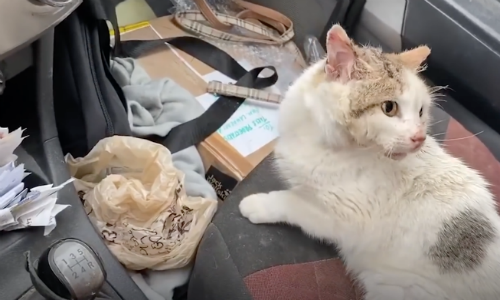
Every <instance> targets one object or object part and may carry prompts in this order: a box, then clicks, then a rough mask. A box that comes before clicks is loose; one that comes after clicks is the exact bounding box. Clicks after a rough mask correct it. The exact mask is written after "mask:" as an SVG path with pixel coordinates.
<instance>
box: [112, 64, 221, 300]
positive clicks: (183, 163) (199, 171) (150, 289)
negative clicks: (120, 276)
mask: <svg viewBox="0 0 500 300" xmlns="http://www.w3.org/2000/svg"><path fill="white" fill-rule="evenodd" d="M111 72H112V73H113V76H114V77H115V78H116V80H117V81H118V84H119V85H120V86H121V87H122V89H123V92H124V94H125V98H126V99H127V104H128V120H129V123H130V127H131V128H132V132H133V133H134V134H135V135H136V136H139V137H144V136H148V135H152V134H155V135H158V136H166V135H167V134H168V133H169V132H170V130H171V129H172V128H174V127H175V126H177V125H179V124H182V123H185V122H187V121H190V120H192V119H194V118H196V117H198V116H199V115H200V114H202V113H203V107H201V105H200V104H199V103H198V101H196V99H195V98H194V97H193V96H192V95H191V94H190V93H189V92H188V91H187V90H185V89H184V88H182V87H181V86H179V85H178V84H177V83H175V82H174V81H173V80H171V79H168V78H162V79H155V80H152V79H151V78H150V77H149V75H148V74H147V73H146V71H145V70H144V69H143V68H142V67H141V66H140V65H139V64H138V63H137V62H136V61H135V60H134V59H132V58H115V59H114V60H113V61H112V62H111ZM172 161H173V163H174V166H175V167H176V168H177V169H179V170H181V171H182V172H184V174H185V182H184V183H185V188H186V193H187V194H188V195H189V196H201V197H205V198H212V199H217V198H216V194H215V191H214V189H213V188H212V186H211V185H210V184H209V183H208V182H207V181H206V180H205V176H204V175H205V169H204V167H203V162H202V160H201V157H200V154H199V153H198V150H197V149H196V147H194V146H193V147H189V148H187V149H184V150H182V151H179V152H177V153H175V154H173V155H172ZM189 272H190V267H186V268H182V269H179V270H167V271H152V270H149V271H147V272H146V273H144V275H143V274H140V273H134V272H131V277H132V279H133V280H134V281H135V283H136V284H137V285H138V286H139V288H140V289H141V290H142V291H143V292H144V294H145V295H146V297H148V299H149V300H163V299H165V300H171V299H172V296H173V288H175V287H177V286H180V285H183V284H184V283H185V282H187V280H188V278H189Z"/></svg>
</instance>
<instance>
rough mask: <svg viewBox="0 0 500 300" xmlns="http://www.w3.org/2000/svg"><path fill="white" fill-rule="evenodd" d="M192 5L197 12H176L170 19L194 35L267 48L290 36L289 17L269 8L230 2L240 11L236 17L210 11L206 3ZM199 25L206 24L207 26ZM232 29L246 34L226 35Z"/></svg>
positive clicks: (238, 1) (236, 1) (199, 0)
mask: <svg viewBox="0 0 500 300" xmlns="http://www.w3.org/2000/svg"><path fill="white" fill-rule="evenodd" d="M194 2H195V3H196V5H197V6H198V9H199V10H194V11H193V10H191V11H183V12H177V13H176V14H175V15H174V20H175V22H176V23H177V24H178V25H179V26H180V27H182V28H183V29H185V30H187V31H191V32H193V33H196V34H198V35H201V36H205V37H209V38H212V39H219V40H223V41H232V42H254V43H262V44H271V45H280V44H284V43H286V42H288V41H290V40H291V39H292V38H293V37H294V34H295V33H294V31H293V22H292V21H291V20H290V18H288V17H287V16H285V15H283V14H282V13H280V12H277V11H275V10H272V9H270V8H267V7H264V6H261V5H257V4H254V3H250V2H247V1H243V0H233V2H234V3H235V4H237V5H239V6H240V7H242V8H244V10H243V11H242V12H240V13H238V14H237V15H236V16H230V15H226V14H221V13H218V12H214V11H213V10H212V8H210V6H209V5H208V3H207V2H206V0H194ZM202 22H208V23H209V24H210V25H205V24H204V23H202ZM235 26H236V27H240V28H243V29H245V30H246V34H236V33H232V32H229V31H230V30H231V29H234V27H235ZM276 32H277V33H278V34H276Z"/></svg>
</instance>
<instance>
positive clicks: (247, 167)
mask: <svg viewBox="0 0 500 300" xmlns="http://www.w3.org/2000/svg"><path fill="white" fill-rule="evenodd" d="M188 35H190V34H188V33H186V32H184V31H182V30H181V29H180V28H178V27H177V26H176V25H175V24H174V23H173V22H172V21H171V19H170V17H162V18H158V19H155V20H152V21H150V26H149V27H144V28H140V29H137V30H134V31H131V32H127V33H125V34H123V36H122V39H123V40H151V39H158V38H160V37H161V38H169V37H177V36H188ZM230 54H231V53H230ZM179 56H180V57H181V59H179ZM233 57H234V56H233ZM183 60H184V61H185V62H187V63H188V64H189V66H190V67H191V68H190V67H189V66H187V65H186V63H185V62H184V61H183ZM139 63H140V64H141V66H142V67H143V68H144V69H145V70H146V71H147V72H148V74H149V75H150V76H151V77H152V78H164V77H168V78H172V79H173V80H174V81H175V82H177V83H178V84H179V85H181V86H182V87H184V88H185V89H187V90H188V91H190V92H191V93H192V94H193V96H195V97H197V96H200V95H202V94H205V93H206V87H207V83H206V82H205V81H204V80H203V79H202V78H201V77H200V76H204V75H206V74H208V73H211V72H213V71H214V70H213V69H212V68H211V67H209V66H207V65H205V64H204V63H202V62H200V61H199V60H197V59H196V58H193V57H192V56H190V55H188V54H186V53H184V52H183V51H181V50H178V49H175V48H174V49H173V50H172V48H170V47H169V46H168V45H165V47H164V48H159V49H158V50H155V51H153V52H151V53H148V54H146V55H144V56H142V57H141V58H140V59H139ZM273 148H274V141H273V142H270V143H268V144H267V145H265V146H264V147H262V148H260V149H259V150H257V151H255V152H254V153H252V154H250V155H249V156H247V157H243V156H242V155H241V154H240V153H239V152H238V151H237V150H236V149H234V148H233V147H232V146H231V145H230V144H229V143H228V142H227V141H225V140H224V139H223V138H222V137H221V136H220V135H219V134H217V133H214V134H213V135H211V136H210V137H209V138H207V139H206V140H205V141H204V142H202V143H201V144H200V145H199V146H198V150H199V152H200V155H201V157H202V160H203V163H204V166H205V171H208V170H209V169H210V167H213V168H215V169H216V170H218V171H220V172H223V173H224V174H226V175H229V176H230V177H232V178H234V179H236V180H237V181H241V180H242V179H243V178H245V177H246V176H247V175H248V174H249V173H250V172H251V171H252V170H253V169H254V168H255V167H256V166H257V165H258V164H259V163H260V162H261V161H262V160H263V159H264V158H265V157H266V156H268V155H269V154H270V153H271V152H272V151H273Z"/></svg>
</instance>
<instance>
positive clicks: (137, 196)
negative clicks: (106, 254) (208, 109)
mask: <svg viewBox="0 0 500 300" xmlns="http://www.w3.org/2000/svg"><path fill="white" fill-rule="evenodd" d="M66 162H67V163H68V166H69V169H70V172H71V175H72V176H73V177H75V178H76V180H75V186H76V189H77V190H78V192H79V194H80V196H81V197H82V199H83V201H84V206H85V208H86V210H87V213H88V214H89V217H90V218H91V220H92V221H94V224H95V225H96V227H97V229H98V230H99V231H100V232H101V234H102V237H103V238H104V239H105V241H106V243H107V245H108V247H109V249H110V250H111V252H113V254H114V255H115V256H116V257H117V258H118V260H119V261H120V262H121V263H122V264H124V265H125V266H126V267H127V268H128V269H131V270H141V269H154V270H165V269H173V268H179V267H183V266H185V265H186V264H188V263H189V262H190V261H191V259H192V258H193V256H194V254H195V251H196V249H197V247H198V244H199V242H200V239H201V237H202V235H203V233H204V231H205V229H206V228H207V226H208V224H209V223H210V221H211V220H212V217H213V215H214V214H215V211H216V209H217V201H216V200H212V199H205V198H201V197H188V196H187V195H186V192H185V190H184V174H183V173H182V172H180V171H178V170H177V169H176V168H175V167H174V166H173V163H172V157H171V154H170V151H168V149H167V148H165V147H163V146H162V145H159V144H156V143H153V142H150V141H147V140H144V139H139V138H134V137H123V136H113V137H110V138H106V139H103V140H101V141H100V142H99V143H98V144H97V145H96V146H95V147H94V149H92V151H91V152H90V153H89V154H88V155H87V156H86V157H84V158H76V159H75V158H73V157H71V155H68V156H67V157H66Z"/></svg>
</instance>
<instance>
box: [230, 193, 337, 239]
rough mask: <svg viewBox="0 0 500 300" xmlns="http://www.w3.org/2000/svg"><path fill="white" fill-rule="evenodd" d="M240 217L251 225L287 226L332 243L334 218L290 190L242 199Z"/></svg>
mask: <svg viewBox="0 0 500 300" xmlns="http://www.w3.org/2000/svg"><path fill="white" fill-rule="evenodd" d="M239 208H240V212H241V214H242V215H243V216H244V217H245V218H247V219H249V220H250V222H252V223H254V224H262V223H289V224H291V225H295V226H298V227H300V228H302V230H303V231H304V232H305V233H307V234H310V235H312V236H315V237H317V238H320V239H327V240H330V241H333V240H334V239H335V238H334V237H333V236H332V234H333V233H334V230H333V229H334V228H335V226H334V219H333V218H332V216H330V215H328V214H327V213H326V212H325V211H324V210H323V209H321V208H319V207H318V206H317V205H316V204H315V203H314V202H313V201H307V200H305V199H303V198H302V197H301V196H300V195H299V194H297V193H295V192H294V191H292V190H285V191H275V192H270V193H260V194H254V195H250V196H247V197H245V198H244V199H243V200H242V201H241V203H240V206H239Z"/></svg>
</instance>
